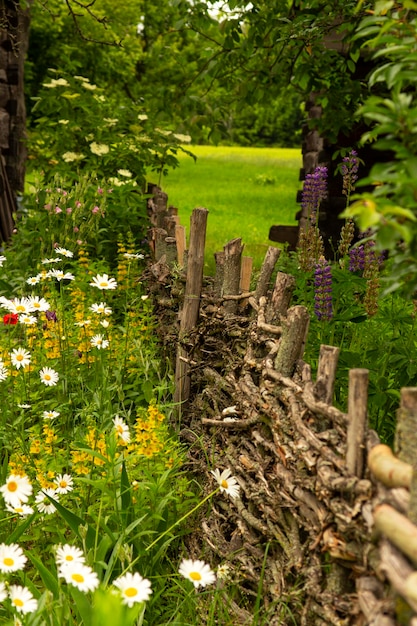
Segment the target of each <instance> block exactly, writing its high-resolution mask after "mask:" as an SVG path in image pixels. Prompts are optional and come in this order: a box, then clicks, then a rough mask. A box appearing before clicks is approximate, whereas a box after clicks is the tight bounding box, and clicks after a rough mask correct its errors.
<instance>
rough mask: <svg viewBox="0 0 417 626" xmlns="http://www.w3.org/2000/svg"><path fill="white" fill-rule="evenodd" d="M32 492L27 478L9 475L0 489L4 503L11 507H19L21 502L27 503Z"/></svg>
mask: <svg viewBox="0 0 417 626" xmlns="http://www.w3.org/2000/svg"><path fill="white" fill-rule="evenodd" d="M32 491H33V487H32V485H31V483H30V481H29V478H28V477H27V476H20V475H19V474H10V475H9V476H8V477H7V479H6V483H5V484H4V485H2V486H1V487H0V492H1V493H2V495H3V498H4V500H5V502H6V503H7V504H10V505H11V506H20V505H21V504H22V502H27V501H28V500H29V496H30V495H32Z"/></svg>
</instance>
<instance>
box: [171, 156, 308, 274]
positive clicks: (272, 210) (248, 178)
mask: <svg viewBox="0 0 417 626" xmlns="http://www.w3.org/2000/svg"><path fill="white" fill-rule="evenodd" d="M190 151H191V152H193V153H194V154H195V155H196V157H197V161H196V162H194V160H193V159H191V158H190V157H189V156H187V155H183V154H180V155H179V158H180V167H179V168H178V169H176V170H173V171H170V173H169V174H168V176H167V177H165V178H164V179H163V180H162V186H163V189H164V190H165V191H166V192H167V193H168V197H169V203H170V204H172V205H174V206H176V207H178V209H179V215H180V219H181V223H182V224H183V225H184V226H186V228H187V232H188V230H189V223H190V215H191V213H192V211H193V209H194V208H195V207H205V208H207V209H208V211H209V215H208V226H207V239H206V271H207V273H212V272H213V269H214V261H213V254H214V252H216V251H218V250H221V249H222V247H223V246H224V244H225V243H227V242H228V241H229V240H231V239H234V238H235V237H242V240H243V243H244V244H245V248H244V254H245V255H246V256H252V257H253V259H254V266H255V267H260V265H261V263H262V259H263V257H264V255H265V251H266V250H267V248H268V246H269V245H275V244H273V242H271V241H269V239H268V234H269V229H270V227H271V226H272V225H273V224H295V223H296V222H295V214H296V212H297V210H298V208H299V207H298V205H297V203H296V194H297V190H298V189H299V187H300V183H299V170H300V166H301V153H300V150H298V149H282V148H240V147H213V146H193V147H191V148H190Z"/></svg>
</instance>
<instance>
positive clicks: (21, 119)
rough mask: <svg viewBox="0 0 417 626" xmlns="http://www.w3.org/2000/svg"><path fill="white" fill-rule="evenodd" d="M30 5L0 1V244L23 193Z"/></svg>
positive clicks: (5, 236) (10, 230)
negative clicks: (23, 5) (25, 83)
mask: <svg viewBox="0 0 417 626" xmlns="http://www.w3.org/2000/svg"><path fill="white" fill-rule="evenodd" d="M29 4H30V3H25V5H26V8H22V6H20V3H19V2H18V1H16V0H0V155H1V156H0V161H1V163H0V241H7V240H8V239H9V238H10V237H11V235H12V232H13V228H14V220H13V213H14V212H15V210H16V194H17V193H19V192H21V191H23V187H24V177H25V162H26V145H25V136H26V110H25V101H24V86H23V77H24V59H25V55H26V51H27V42H28V32H29V8H28V5H29Z"/></svg>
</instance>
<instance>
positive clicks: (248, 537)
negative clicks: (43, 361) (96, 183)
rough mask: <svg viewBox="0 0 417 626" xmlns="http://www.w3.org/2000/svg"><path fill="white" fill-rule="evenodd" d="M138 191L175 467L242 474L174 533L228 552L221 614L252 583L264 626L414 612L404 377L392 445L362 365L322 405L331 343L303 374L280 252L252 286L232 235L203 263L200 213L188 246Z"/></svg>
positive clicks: (198, 554) (218, 560)
mask: <svg viewBox="0 0 417 626" xmlns="http://www.w3.org/2000/svg"><path fill="white" fill-rule="evenodd" d="M150 191H151V192H152V193H153V197H152V199H151V200H149V201H148V212H149V215H150V218H151V222H152V228H151V229H150V232H149V240H150V244H151V248H152V250H153V259H152V262H151V263H150V265H149V267H148V268H147V270H146V272H145V274H146V275H145V278H146V280H147V282H148V284H149V288H150V289H151V290H153V291H154V296H155V302H156V310H157V313H158V315H159V318H160V333H161V340H162V341H163V343H164V345H165V346H166V349H167V352H168V354H169V355H170V357H171V358H172V361H173V363H175V369H176V372H175V379H176V391H175V401H176V403H177V407H178V408H177V413H176V419H177V420H178V423H179V424H180V436H181V439H182V441H183V442H185V443H187V447H188V450H189V452H188V458H189V468H188V469H189V470H190V471H192V472H195V474H196V476H198V480H199V482H200V483H201V482H203V484H204V486H205V490H206V492H207V493H208V492H209V491H211V490H212V489H213V487H214V485H213V479H212V477H211V475H210V469H213V468H220V469H226V468H229V469H230V470H231V471H232V473H233V475H234V476H235V477H236V478H237V480H238V482H239V485H240V487H241V489H240V497H238V498H235V499H233V500H232V499H230V498H227V497H218V498H216V499H215V500H214V501H212V502H211V503H210V507H209V510H206V511H204V512H203V513H202V516H201V519H199V520H196V530H195V532H193V533H192V534H191V538H190V539H189V546H188V547H189V550H190V554H191V555H192V556H193V557H194V558H204V559H206V560H208V561H209V562H210V563H211V564H212V565H213V566H215V565H218V564H221V565H225V564H226V565H229V566H230V569H229V580H226V581H220V582H219V585H220V589H223V594H224V604H225V606H227V607H228V611H229V613H230V614H231V615H233V616H234V621H233V622H232V623H233V624H237V625H238V624H239V625H246V624H248V625H249V624H255V623H257V622H254V621H253V619H254V617H253V614H254V613H253V611H254V606H256V599H257V597H258V595H259V592H260V589H261V593H262V602H263V607H264V610H265V612H266V613H267V616H268V622H269V624H270V625H271V626H278V625H286V624H297V625H298V624H299V625H301V626H304V625H305V626H310V625H312V626H316V625H317V626H324V625H329V624H334V625H337V626H342V625H343V626H348V625H349V626H350V625H360V626H365V625H372V626H394V625H399V624H410V625H412V626H417V571H416V570H417V472H416V468H417V454H416V450H417V445H416V444H417V388H406V389H403V390H402V391H401V403H400V407H399V410H398V424H397V434H396V443H395V455H394V453H393V452H392V451H391V449H390V448H388V447H387V446H385V445H383V444H381V443H380V441H379V438H378V435H377V434H376V433H375V432H374V431H372V430H369V429H368V424H367V386H368V371H367V370H365V369H353V370H351V371H350V373H349V389H348V406H347V408H346V411H342V410H340V409H338V408H336V407H334V406H333V405H332V399H333V390H334V383H335V376H336V369H337V361H338V355H339V349H338V348H337V347H333V346H326V345H322V346H321V348H320V355H319V361H318V368H317V373H316V376H315V379H313V377H312V372H311V368H310V366H309V365H308V364H307V363H305V362H304V361H303V349H304V344H305V341H306V337H307V333H308V326H309V315H308V312H307V310H306V308H305V307H303V306H291V297H292V292H293V290H294V285H295V281H294V278H293V277H292V276H289V275H287V274H283V273H281V272H278V273H276V272H274V269H275V266H276V263H277V260H278V257H279V254H280V251H279V250H278V249H277V248H274V247H270V248H269V249H268V251H267V253H266V255H265V260H264V263H263V266H262V268H261V271H260V274H259V277H258V280H257V283H256V286H255V288H254V289H252V290H251V289H250V275H251V272H250V268H251V262H250V260H247V259H245V257H242V250H243V246H242V242H241V240H240V239H234V240H232V241H231V242H229V243H228V244H227V245H226V246H225V247H224V249H223V250H222V251H221V252H219V253H218V254H217V255H216V266H217V271H216V276H215V277H214V278H208V277H204V275H203V265H204V243H205V232H206V223H207V216H208V211H207V210H206V209H203V208H197V209H195V210H194V212H193V214H192V216H191V220H190V236H189V246H188V249H186V246H185V234H184V228H183V227H182V226H181V225H180V224H179V222H178V216H177V214H176V213H177V212H176V210H175V209H173V208H172V207H167V196H166V194H164V193H163V192H162V191H161V190H160V189H159V188H157V187H153V188H151V190H150ZM229 583H231V584H232V585H233V589H234V590H235V591H234V595H233V597H231V596H230V595H229V594H228V589H229ZM260 584H261V585H262V586H261V587H260ZM236 590H237V591H236ZM199 623H204V621H200V622H199ZM262 623H264V622H262Z"/></svg>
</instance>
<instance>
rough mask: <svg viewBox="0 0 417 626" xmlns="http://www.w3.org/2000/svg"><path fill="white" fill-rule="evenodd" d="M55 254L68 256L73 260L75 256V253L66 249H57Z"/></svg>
mask: <svg viewBox="0 0 417 626" xmlns="http://www.w3.org/2000/svg"><path fill="white" fill-rule="evenodd" d="M55 254H62V256H66V257H67V258H69V259H71V258H72V257H73V256H74V253H73V252H71V250H67V249H66V248H55Z"/></svg>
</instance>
